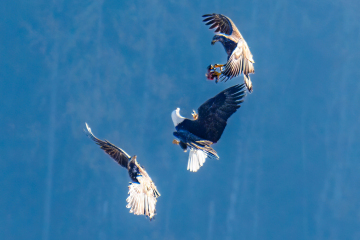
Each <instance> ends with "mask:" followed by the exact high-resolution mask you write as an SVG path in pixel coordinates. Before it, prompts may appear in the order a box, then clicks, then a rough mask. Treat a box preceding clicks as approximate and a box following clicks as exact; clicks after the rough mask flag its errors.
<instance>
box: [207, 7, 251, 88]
mask: <svg viewBox="0 0 360 240" xmlns="http://www.w3.org/2000/svg"><path fill="white" fill-rule="evenodd" d="M203 17H204V18H205V19H204V20H203V22H206V25H211V26H210V29H213V28H215V32H220V33H224V34H216V35H215V36H214V37H213V40H212V41H211V44H212V45H214V44H215V43H216V42H221V43H222V45H223V46H224V49H225V51H226V53H227V55H228V60H227V63H226V64H225V65H221V64H215V65H214V66H213V65H210V66H209V67H208V68H209V69H210V70H212V71H209V69H208V74H207V78H208V79H209V80H212V79H214V78H215V79H216V82H218V80H219V78H218V77H219V76H220V75H221V76H220V81H227V80H229V79H231V78H233V77H236V76H238V75H240V74H242V73H243V74H244V82H245V84H246V87H247V89H248V90H249V92H252V83H251V80H250V77H249V74H250V73H254V72H255V70H254V65H253V64H254V63H255V61H254V59H253V56H252V54H251V52H250V49H249V47H248V45H247V43H246V41H245V39H244V38H243V36H242V35H241V33H240V32H239V30H238V29H237V27H236V26H235V24H234V23H233V22H232V21H231V19H230V18H228V17H226V16H224V15H222V14H216V13H213V14H205V15H203ZM216 68H220V73H218V72H216V71H215V69H216ZM223 68H224V69H223Z"/></svg>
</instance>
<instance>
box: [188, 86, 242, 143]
mask: <svg viewBox="0 0 360 240" xmlns="http://www.w3.org/2000/svg"><path fill="white" fill-rule="evenodd" d="M243 89H244V84H241V85H240V84H238V85H235V86H232V87H230V88H227V89H225V90H224V91H222V92H220V93H219V94H217V95H216V96H215V97H213V98H210V99H209V100H207V101H206V102H205V103H203V104H202V105H201V106H200V107H199V108H198V114H199V117H198V119H197V120H195V121H193V122H197V123H196V124H195V125H198V126H203V128H202V131H204V132H205V134H204V136H199V135H197V136H198V137H200V138H203V139H206V140H209V141H212V142H213V143H215V142H217V141H218V140H219V139H220V137H221V135H222V133H223V131H224V129H225V127H226V124H227V120H228V119H229V117H230V116H231V115H232V114H234V113H235V112H236V110H237V109H238V108H240V104H241V103H242V102H243V98H244V96H245V91H244V90H243ZM194 134H195V135H196V133H194ZM198 134H199V133H198Z"/></svg>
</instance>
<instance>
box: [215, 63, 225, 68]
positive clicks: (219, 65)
mask: <svg viewBox="0 0 360 240" xmlns="http://www.w3.org/2000/svg"><path fill="white" fill-rule="evenodd" d="M223 66H224V64H215V65H214V68H221V67H223Z"/></svg>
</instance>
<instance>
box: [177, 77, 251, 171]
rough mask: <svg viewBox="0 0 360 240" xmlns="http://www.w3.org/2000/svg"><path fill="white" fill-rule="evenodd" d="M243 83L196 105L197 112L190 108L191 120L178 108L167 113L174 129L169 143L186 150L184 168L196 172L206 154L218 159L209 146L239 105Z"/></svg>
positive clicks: (243, 91)
mask: <svg viewBox="0 0 360 240" xmlns="http://www.w3.org/2000/svg"><path fill="white" fill-rule="evenodd" d="M243 89H244V84H241V85H239V84H238V85H235V86H232V87H229V88H228V89H225V90H224V91H222V92H220V93H219V94H217V95H216V96H215V97H213V98H210V99H209V100H207V101H206V102H205V103H203V104H202V105H201V106H200V107H199V108H198V114H197V113H196V112H195V111H193V114H192V115H193V118H194V120H190V119H187V118H184V117H182V116H181V115H180V108H177V109H176V110H174V111H173V112H172V113H171V118H172V121H173V123H174V126H175V129H176V132H174V133H173V135H174V136H175V137H176V138H177V139H178V140H177V139H174V140H173V143H174V144H178V145H179V146H180V147H181V148H182V149H183V150H184V152H186V151H187V150H188V149H189V150H190V153H189V159H188V166H187V170H190V171H191V172H197V171H198V170H199V168H200V167H201V166H203V164H204V163H205V160H206V158H207V157H209V158H215V159H219V156H218V154H217V153H216V151H215V150H214V149H213V148H212V147H211V145H212V144H214V143H216V142H217V141H219V139H220V137H221V135H222V133H223V132H224V129H225V127H226V124H227V123H226V122H227V120H228V118H229V117H230V116H231V115H232V114H233V113H235V112H236V110H237V109H238V108H240V104H241V103H242V102H243V101H244V100H243V98H244V96H245V90H243Z"/></svg>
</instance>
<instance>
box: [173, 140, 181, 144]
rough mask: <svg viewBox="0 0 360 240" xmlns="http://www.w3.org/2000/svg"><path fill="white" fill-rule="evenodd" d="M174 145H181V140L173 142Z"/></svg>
mask: <svg viewBox="0 0 360 240" xmlns="http://www.w3.org/2000/svg"><path fill="white" fill-rule="evenodd" d="M172 143H173V144H175V145H179V143H180V141H179V140H176V139H174V140H173V141H172Z"/></svg>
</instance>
